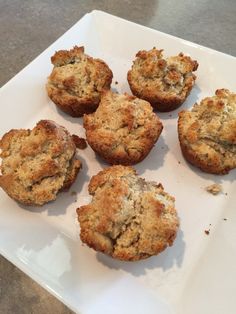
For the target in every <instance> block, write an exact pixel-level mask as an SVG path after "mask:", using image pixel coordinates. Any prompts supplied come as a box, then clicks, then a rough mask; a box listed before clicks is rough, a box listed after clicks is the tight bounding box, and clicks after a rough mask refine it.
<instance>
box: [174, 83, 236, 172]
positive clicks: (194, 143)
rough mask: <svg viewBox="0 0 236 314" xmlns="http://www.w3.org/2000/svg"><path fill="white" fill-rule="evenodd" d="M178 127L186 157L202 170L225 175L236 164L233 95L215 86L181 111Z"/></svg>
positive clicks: (235, 118) (235, 113)
mask: <svg viewBox="0 0 236 314" xmlns="http://www.w3.org/2000/svg"><path fill="white" fill-rule="evenodd" d="M178 130H179V139H180V144H181V148H182V151H183V153H184V155H185V157H186V158H187V159H188V160H189V161H190V162H191V163H193V164H194V165H196V166H198V167H200V168H201V169H202V170H203V171H206V172H210V173H216V174H224V173H227V172H228V171H229V170H230V169H233V168H235V167H236V94H234V93H231V92H230V91H229V90H227V89H218V90H217V91H216V92H215V96H213V97H207V98H205V99H203V100H202V101H201V102H200V104H195V105H194V107H193V109H192V110H191V111H186V110H184V111H182V112H180V114H179V121H178Z"/></svg>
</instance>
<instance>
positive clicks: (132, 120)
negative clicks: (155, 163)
mask: <svg viewBox="0 0 236 314" xmlns="http://www.w3.org/2000/svg"><path fill="white" fill-rule="evenodd" d="M84 128H85V129H86V137H87V141H88V143H89V145H90V146H91V147H92V148H93V149H94V150H95V151H96V152H97V153H98V154H99V155H100V156H101V157H102V158H103V159H104V160H106V161H107V162H108V163H111V164H123V165H129V164H135V163H137V162H139V161H141V160H142V159H144V158H145V157H146V155H147V154H148V153H149V152H150V150H151V148H152V147H153V145H154V144H155V142H156V141H157V139H158V137H159V135H160V133H161V131H162V128H163V126H162V123H161V122H160V120H159V118H158V117H157V115H156V114H155V113H154V112H153V109H152V107H151V105H150V104H149V103H148V102H147V101H144V100H141V99H138V98H136V97H134V96H130V95H128V94H124V95H123V94H116V93H113V92H111V91H106V92H104V93H103V94H102V97H101V102H100V104H99V107H98V109H97V110H96V112H94V113H92V114H89V115H85V116H84Z"/></svg>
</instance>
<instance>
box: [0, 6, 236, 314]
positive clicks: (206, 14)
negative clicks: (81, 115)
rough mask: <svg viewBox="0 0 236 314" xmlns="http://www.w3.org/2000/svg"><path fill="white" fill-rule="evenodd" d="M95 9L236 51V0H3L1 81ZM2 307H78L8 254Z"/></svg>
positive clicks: (1, 280) (1, 279)
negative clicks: (64, 300)
mask: <svg viewBox="0 0 236 314" xmlns="http://www.w3.org/2000/svg"><path fill="white" fill-rule="evenodd" d="M94 9H98V10H103V11H106V12H108V13H111V14H113V15H117V16H120V17H122V18H125V19H128V20H131V21H133V22H136V23H139V24H143V25H146V26H149V27H151V28H154V29H157V30H159V31H162V32H165V33H168V34H171V35H174V36H177V37H181V38H184V39H186V40H189V41H192V42H195V43H198V44H200V45H203V46H207V47H210V48H213V49H216V50H219V51H221V52H225V53H227V54H231V55H233V56H236V41H235V38H236V18H235V16H236V2H235V0H225V1H210V0H199V1H193V0H179V1H174V0H159V1H158V0H148V1H141V0H135V1H132V0H125V1H113V0H111V1H99V0H98V1H95V0H87V1H75V0H70V1H62V0H51V1H45V0H42V1H38V0H32V1H26V0H0V30H1V32H0V42H1V49H0V60H1V62H0V86H2V85H4V84H5V83H6V82H7V81H8V80H9V79H11V78H12V77H13V76H14V75H15V74H16V73H17V72H19V71H20V70H21V69H22V68H24V67H25V66H26V65H27V64H28V63H29V62H30V61H32V60H33V59H34V58H35V57H36V56H37V55H38V54H39V53H41V52H42V51H43V50H44V49H46V48H47V47H48V46H49V45H50V44H51V43H53V42H54V41H55V40H56V39H57V38H58V37H59V36H61V35H62V34H63V33H64V32H65V31H66V30H68V29H69V28H70V27H71V26H72V25H73V24H75V23H76V22H77V21H78V20H79V19H80V18H81V17H82V16H83V15H84V14H85V13H87V12H90V11H92V10H94ZM0 312H1V313H4V314H8V313H9V314H10V313H13V314H18V313H19V314H24V313H27V314H28V313H35V314H41V313H47V314H50V313H58V314H60V313H72V312H71V311H70V310H69V309H68V308H66V307H65V306H64V305H63V304H62V303H60V302H59V301H58V300H57V299H55V298H54V297H53V296H51V295H50V294H49V293H48V292H46V291H45V290H44V289H43V288H41V287H40V286H39V285H38V284H36V283H35V282H33V281H32V280H31V279H30V278H28V277H27V276H26V275H25V274H23V273H22V272H21V271H20V270H18V269H17V268H16V267H15V266H13V265H12V264H10V263H9V262H8V261H7V260H6V259H4V258H3V257H0Z"/></svg>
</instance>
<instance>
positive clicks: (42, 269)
mask: <svg viewBox="0 0 236 314" xmlns="http://www.w3.org/2000/svg"><path fill="white" fill-rule="evenodd" d="M78 43H79V44H81V45H84V46H85V51H86V53H88V54H90V55H91V56H94V57H100V58H102V59H104V60H105V61H106V62H107V63H108V65H109V66H110V68H111V69H112V70H113V74H114V82H115V81H118V85H115V84H113V87H114V88H115V89H117V91H119V92H125V91H127V92H129V88H128V84H127V81H126V73H127V71H128V69H129V68H130V66H131V64H132V60H133V59H134V56H135V54H136V52H137V51H138V50H140V49H151V48H152V47H153V46H156V47H157V48H163V49H164V50H165V52H164V53H165V54H166V55H174V54H177V53H179V52H180V51H183V52H184V53H187V54H190V55H191V57H192V58H193V59H196V60H197V61H198V62H199V64H200V66H199V70H198V71H197V77H198V79H197V82H196V86H195V87H194V89H193V91H192V93H191V95H190V97H189V98H188V100H187V101H186V102H185V104H184V105H183V106H182V108H181V109H184V108H188V107H191V106H192V105H193V104H194V103H195V102H196V101H199V100H200V99H202V98H203V97H205V96H210V95H213V94H214V91H215V89H217V88H222V87H224V88H229V89H231V90H232V91H233V90H234V88H235V85H234V83H235V78H234V73H233V72H234V71H232V69H233V68H235V66H236V61H235V58H233V57H230V56H227V55H224V54H221V53H217V52H215V51H213V50H210V49H207V48H203V47H199V46H197V45H195V44H191V43H189V42H186V41H183V40H180V39H176V38H174V37H171V36H168V35H165V34H163V33H159V32H157V31H153V30H150V29H147V28H144V27H142V26H138V25H136V24H132V23H129V22H126V21H124V20H121V19H118V18H114V17H112V16H110V15H107V14H104V13H101V12H98V11H94V12H92V13H91V14H88V15H86V16H85V17H84V18H83V19H82V20H81V21H80V22H78V23H77V24H76V25H75V26H74V27H73V28H72V29H70V30H69V31H68V32H67V33H66V34H65V35H64V36H62V37H61V38H60V39H59V40H58V41H56V42H55V43H54V44H53V45H52V46H51V47H49V48H48V49H47V50H46V51H45V52H44V53H42V54H41V55H40V56H39V57H38V58H37V59H36V60H35V61H33V62H32V63H31V64H30V65H29V66H28V67H26V68H25V69H24V70H23V71H22V72H21V73H19V74H18V75H17V76H16V77H15V78H14V79H13V80H11V81H10V82H9V83H8V84H7V85H6V86H5V87H3V88H2V89H1V93H0V99H1V104H3V105H2V106H1V108H0V110H1V115H0V117H1V118H0V119H1V124H0V125H1V127H0V131H1V135H3V134H4V133H5V132H7V131H8V130H9V129H11V128H32V127H33V126H34V125H35V123H36V122H37V121H39V120H40V119H44V118H48V119H52V120H55V121H56V122H58V123H59V124H61V125H64V126H65V127H67V128H68V130H69V131H70V132H71V133H76V134H78V135H82V136H83V135H84V131H83V128H82V119H80V118H77V119H76V118H71V117H69V116H66V115H64V114H63V113H62V112H59V111H58V110H57V109H56V107H55V105H54V104H52V102H51V101H49V99H48V98H47V95H46V92H45V80H46V77H47V76H48V75H49V73H50V71H51V69H52V67H51V64H50V57H51V55H53V54H54V52H55V50H59V49H67V48H71V47H72V46H73V45H75V44H78ZM179 110H180V109H178V110H176V111H173V112H172V113H161V114H159V116H160V118H161V120H162V122H163V124H164V131H163V133H162V136H161V138H160V139H159V141H158V142H157V145H156V147H155V148H154V149H153V150H152V151H151V153H150V154H149V156H148V157H147V158H146V159H145V160H144V161H143V162H142V163H140V164H139V165H137V166H136V167H135V168H136V169H137V171H138V173H139V174H140V175H142V176H143V177H145V178H146V179H148V180H155V181H157V182H162V184H163V186H164V187H165V190H166V191H167V192H169V193H170V194H172V195H174V196H175V198H176V207H177V210H178V213H179V216H180V221H181V226H180V231H179V233H178V237H177V239H176V241H175V243H174V245H173V247H172V248H169V249H167V250H166V251H165V252H163V253H162V254H161V255H159V256H156V257H152V258H150V259H147V260H144V261H141V262H134V263H124V262H119V261H115V260H112V259H111V258H109V257H106V256H104V255H102V254H99V253H95V252H93V251H92V250H91V249H89V248H87V247H85V246H82V245H81V243H80V240H79V226H78V224H77V222H76V214H75V209H76V208H77V207H78V206H80V205H82V204H85V203H88V202H89V199H90V198H89V196H88V193H87V183H88V181H89V178H90V177H91V176H92V175H94V174H96V173H97V171H98V170H100V169H102V168H103V167H105V164H104V163H102V162H101V160H100V159H98V158H96V157H95V155H94V153H93V152H92V150H91V149H90V148H87V149H86V150H85V151H79V155H80V156H81V159H82V162H83V170H82V172H81V173H80V174H79V176H78V179H77V182H76V183H75V184H74V186H72V188H71V191H76V192H77V196H75V195H71V193H70V192H68V193H61V194H60V195H59V197H58V198H57V200H56V201H55V202H53V203H50V204H47V205H45V206H43V207H42V208H26V207H23V206H20V205H18V204H17V203H15V202H14V201H12V200H11V199H9V198H8V196H7V195H5V193H3V191H0V215H1V220H0V252H1V253H2V254H3V255H4V256H5V257H7V258H8V259H9V260H11V261H12V262H13V263H15V264H16V265H17V266H18V267H19V268H21V269H22V270H24V271H25V272H26V273H27V274H29V275H30V276H32V277H33V278H34V279H35V280H36V281H38V282H39V283H40V284H41V285H43V286H44V287H45V288H46V289H48V290H49V291H51V292H52V293H53V294H55V295H56V296H57V297H58V298H60V299H61V300H62V301H63V302H65V303H66V304H67V305H69V306H70V307H71V308H72V309H74V310H76V311H80V312H81V313H95V312H96V313H103V314H104V313H111V312H112V313H144V312H147V313H157V312H158V313H186V314H187V313H191V314H192V313H193V314H194V313H214V314H216V313H222V311H223V312H224V313H230V314H231V313H234V312H235V304H236V302H235V298H234V291H235V279H236V266H235V265H236V254H235V252H236V241H235V240H236V231H235V228H234V226H235V223H236V214H235V213H234V212H235V207H236V206H235V203H236V202H235V201H236V198H235V190H236V189H235V187H236V184H235V170H234V171H232V172H231V173H230V174H229V175H226V176H214V175H209V174H204V173H202V172H200V171H199V170H197V169H196V168H193V167H191V166H190V165H189V164H187V163H186V162H185V161H184V160H183V158H182V155H181V152H180V148H179V144H178V138H177V127H176V122H177V112H178V111H179ZM13 113H14V114H13ZM179 162H180V163H179ZM213 182H218V183H220V184H222V186H223V189H224V193H222V194H220V195H217V196H212V195H211V194H208V193H207V192H206V191H205V189H204V188H205V187H206V186H207V185H209V184H211V183H213ZM225 193H227V195H226V194H225ZM224 218H227V220H226V221H225V220H223V219H224ZM210 224H211V226H210V235H209V236H207V235H206V234H205V233H204V230H207V229H209V225H210Z"/></svg>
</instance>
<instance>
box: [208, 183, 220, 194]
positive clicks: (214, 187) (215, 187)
mask: <svg viewBox="0 0 236 314" xmlns="http://www.w3.org/2000/svg"><path fill="white" fill-rule="evenodd" d="M206 191H207V192H209V193H211V194H213V195H217V194H219V193H220V192H222V186H221V185H220V184H217V183H214V184H211V185H208V186H207V187H206Z"/></svg>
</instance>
